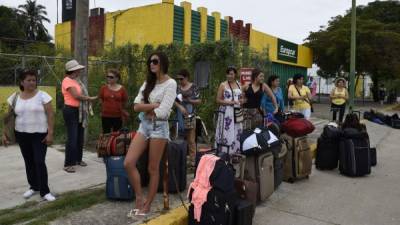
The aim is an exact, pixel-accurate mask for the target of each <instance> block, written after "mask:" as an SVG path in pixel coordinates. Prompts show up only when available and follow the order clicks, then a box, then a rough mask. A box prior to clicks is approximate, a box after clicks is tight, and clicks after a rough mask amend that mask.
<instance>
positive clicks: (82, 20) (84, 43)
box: [74, 0, 89, 145]
mask: <svg viewBox="0 0 400 225" xmlns="http://www.w3.org/2000/svg"><path fill="white" fill-rule="evenodd" d="M88 33H89V0H77V1H76V12H75V36H74V38H75V41H74V56H75V59H76V60H77V61H78V62H79V64H81V65H84V66H85V69H83V70H82V71H81V76H80V77H81V78H80V79H81V81H82V83H83V84H84V85H85V87H86V88H88V65H89V64H88V39H89V38H88ZM88 130H89V129H87V128H86V129H85V131H84V145H86V143H87V140H88V138H87V137H88V133H89V132H88Z"/></svg>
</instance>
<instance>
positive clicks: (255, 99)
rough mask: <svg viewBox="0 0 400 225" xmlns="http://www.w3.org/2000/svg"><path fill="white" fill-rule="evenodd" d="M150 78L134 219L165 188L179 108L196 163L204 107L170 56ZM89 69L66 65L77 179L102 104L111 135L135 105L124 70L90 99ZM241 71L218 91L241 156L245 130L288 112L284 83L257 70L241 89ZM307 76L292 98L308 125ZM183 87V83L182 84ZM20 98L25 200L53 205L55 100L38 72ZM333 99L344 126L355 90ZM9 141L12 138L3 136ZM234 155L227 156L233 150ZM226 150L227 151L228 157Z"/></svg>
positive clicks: (67, 115) (219, 138)
mask: <svg viewBox="0 0 400 225" xmlns="http://www.w3.org/2000/svg"><path fill="white" fill-rule="evenodd" d="M146 66H147V77H146V81H145V82H144V83H143V85H142V86H141V87H140V89H139V92H138V94H137V96H136V98H135V99H134V106H133V110H134V111H135V112H138V113H139V119H140V126H139V129H138V131H137V135H135V137H134V138H133V140H132V141H131V144H130V146H129V150H128V153H127V155H126V158H125V162H124V167H125V169H126V171H127V174H128V177H129V180H130V183H131V184H132V187H133V189H134V192H135V194H136V200H135V207H134V209H133V210H132V211H131V213H130V214H131V215H133V214H134V215H136V216H141V215H146V214H147V213H148V212H149V211H150V207H151V203H152V201H153V199H154V197H155V195H156V192H157V188H158V182H159V165H160V160H161V157H162V155H163V152H164V149H165V146H166V144H167V142H168V140H169V138H170V133H169V132H170V129H169V122H168V120H169V117H170V114H171V111H172V110H173V106H175V107H176V109H177V110H176V115H177V120H178V121H179V123H178V124H179V130H180V131H181V132H183V133H184V134H185V137H186V140H187V141H188V144H189V150H190V154H189V155H190V159H191V161H192V163H193V162H194V158H195V151H196V147H195V136H196V132H195V130H196V123H195V122H193V121H195V119H194V118H195V116H196V112H197V110H196V106H198V105H199V104H201V98H200V93H199V89H198V87H197V86H196V85H195V84H194V83H191V82H190V73H189V72H188V71H187V70H185V69H183V70H181V71H180V72H179V73H178V74H177V75H176V77H175V79H173V78H172V77H171V76H169V75H168V67H169V61H168V58H167V56H166V55H165V54H164V53H162V52H156V53H153V54H151V55H150V57H149V58H148V60H147V62H146ZM84 68H85V67H84V66H82V65H80V64H79V63H78V62H77V61H76V60H71V61H69V62H67V63H66V64H65V70H66V72H65V77H64V79H63V81H62V85H61V91H62V94H63V98H64V107H63V117H64V121H65V126H66V131H67V140H66V144H65V161H64V170H65V171H66V172H68V173H74V172H76V167H77V166H82V167H84V166H87V163H86V162H84V161H83V160H82V150H83V139H84V129H85V128H86V127H87V118H88V115H89V114H90V113H92V110H91V104H92V103H93V102H94V101H97V100H98V101H100V102H101V105H102V107H101V117H102V128H103V133H109V132H111V131H117V130H119V129H121V127H122V124H123V122H124V121H125V120H126V119H127V118H128V117H129V110H128V106H127V102H128V94H127V91H126V89H125V88H124V87H123V86H122V85H121V84H119V81H120V80H121V76H120V73H119V71H118V70H116V69H110V70H108V71H107V73H106V80H107V83H106V84H105V85H103V86H102V87H101V88H100V91H99V93H98V95H97V96H90V95H89V93H88V90H87V89H86V87H85V85H83V83H82V82H81V81H80V79H79V74H80V71H81V70H83V69H84ZM237 75H238V72H237V70H236V68H234V67H228V68H227V69H226V81H224V82H222V83H221V84H220V85H219V87H218V90H217V95H216V102H217V104H218V105H219V106H218V123H217V127H216V135H215V137H216V143H218V144H223V145H224V146H228V147H229V149H230V152H231V153H234V152H238V151H239V149H240V143H239V137H240V134H241V133H242V132H243V130H244V129H252V128H254V127H256V126H260V125H263V123H264V119H265V117H266V115H267V114H268V113H270V114H272V115H274V114H277V113H282V112H284V111H285V100H284V92H283V90H282V89H281V88H280V81H279V77H278V76H276V75H270V76H269V77H268V79H267V82H266V83H265V82H264V78H265V75H264V73H263V72H262V71H261V70H259V69H254V70H253V71H252V75H251V82H250V83H249V84H245V85H241V84H240V83H239V82H238V81H237V78H238V77H237ZM303 79H304V78H303V76H302V75H300V74H296V75H294V77H293V84H291V85H290V86H288V87H287V90H285V91H287V95H288V99H289V100H291V101H293V108H292V109H294V110H296V111H299V112H301V113H302V114H303V115H304V116H305V118H307V119H309V118H310V116H311V108H312V103H311V102H312V97H311V93H310V90H309V88H308V87H306V86H304V85H303ZM175 80H177V81H178V82H176V81H175ZM19 82H20V83H19V84H20V92H16V93H14V94H13V95H12V96H10V97H9V98H8V103H9V105H10V108H11V107H12V106H13V102H14V100H16V104H15V106H14V111H15V114H16V121H15V131H16V132H15V134H16V139H17V142H18V144H19V146H20V149H21V152H22V155H23V158H24V162H25V168H26V174H27V179H28V183H29V185H30V187H29V189H28V191H27V192H25V193H24V197H25V198H29V197H31V196H32V195H33V194H35V193H36V192H38V191H39V192H40V195H41V196H42V197H43V198H44V199H46V200H48V201H53V200H55V197H54V196H53V195H52V194H51V193H50V190H49V187H48V177H47V168H46V164H45V156H46V151H47V146H48V145H50V144H51V143H52V141H53V134H54V113H53V110H52V107H51V101H52V98H51V97H50V96H49V95H48V94H47V93H46V92H44V91H40V90H38V89H37V74H36V73H35V72H34V71H26V72H24V73H21V75H20V77H19ZM336 86H337V87H336V88H335V90H333V91H332V93H331V99H332V108H338V109H340V110H339V111H340V115H339V117H340V120H342V118H343V113H344V105H345V102H346V99H347V96H348V94H347V91H346V90H345V87H344V80H338V81H337V82H336ZM2 139H3V142H7V138H6V137H5V136H4V135H3V138H2ZM226 150H227V149H226ZM226 150H225V151H226ZM144 151H148V152H149V162H148V172H149V175H150V183H149V190H148V194H147V196H146V197H144V196H143V192H142V187H141V180H140V174H139V172H138V169H137V168H136V163H137V162H138V160H139V158H140V156H141V155H142V153H143V152H144Z"/></svg>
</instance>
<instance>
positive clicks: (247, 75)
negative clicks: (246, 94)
mask: <svg viewBox="0 0 400 225" xmlns="http://www.w3.org/2000/svg"><path fill="white" fill-rule="evenodd" d="M252 71H253V68H240V70H239V74H240V83H241V84H242V85H245V84H250V83H251V72H252Z"/></svg>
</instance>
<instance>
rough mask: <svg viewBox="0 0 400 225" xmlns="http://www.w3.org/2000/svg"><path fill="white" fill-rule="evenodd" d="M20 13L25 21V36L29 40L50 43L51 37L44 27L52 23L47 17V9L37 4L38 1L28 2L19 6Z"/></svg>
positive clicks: (31, 0) (30, 0)
mask: <svg viewBox="0 0 400 225" xmlns="http://www.w3.org/2000/svg"><path fill="white" fill-rule="evenodd" d="M17 11H18V13H19V14H20V15H21V16H22V17H23V18H24V19H25V34H26V38H27V39H28V40H35V41H36V40H41V41H49V40H50V39H51V37H50V36H49V34H48V31H47V29H46V28H45V27H44V25H43V21H45V22H48V23H50V20H49V19H48V18H47V17H46V16H47V12H46V7H45V6H43V5H40V4H36V0H26V4H24V5H19V6H18V10H17Z"/></svg>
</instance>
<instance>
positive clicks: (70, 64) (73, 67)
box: [65, 59, 85, 72]
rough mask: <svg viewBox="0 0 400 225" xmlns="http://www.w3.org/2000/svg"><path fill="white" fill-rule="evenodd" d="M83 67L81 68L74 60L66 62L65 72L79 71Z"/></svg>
mask: <svg viewBox="0 0 400 225" xmlns="http://www.w3.org/2000/svg"><path fill="white" fill-rule="evenodd" d="M84 68H85V66H82V65H80V64H79V63H78V61H76V60H75V59H73V60H70V61H68V62H67V63H65V70H66V71H68V72H70V71H76V70H80V69H84Z"/></svg>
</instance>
